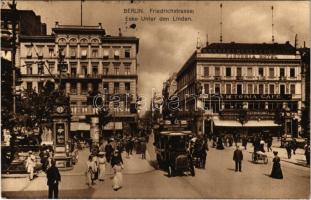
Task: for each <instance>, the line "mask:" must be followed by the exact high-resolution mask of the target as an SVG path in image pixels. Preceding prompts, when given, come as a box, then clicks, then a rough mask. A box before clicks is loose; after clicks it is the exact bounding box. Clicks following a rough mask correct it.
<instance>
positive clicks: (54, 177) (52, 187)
mask: <svg viewBox="0 0 311 200" xmlns="http://www.w3.org/2000/svg"><path fill="white" fill-rule="evenodd" d="M51 164H52V165H51V167H50V168H49V169H48V170H47V172H46V176H47V179H48V181H47V185H48V186H49V199H52V198H54V199H57V198H58V183H59V182H60V181H61V176H60V173H59V170H58V168H57V167H56V162H55V160H52V162H51Z"/></svg>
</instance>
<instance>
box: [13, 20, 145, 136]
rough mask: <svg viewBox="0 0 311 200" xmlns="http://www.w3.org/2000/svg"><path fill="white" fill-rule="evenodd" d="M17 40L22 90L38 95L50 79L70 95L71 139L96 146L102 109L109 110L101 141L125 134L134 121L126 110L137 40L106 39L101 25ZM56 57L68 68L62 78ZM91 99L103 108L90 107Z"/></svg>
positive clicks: (132, 93) (133, 93) (133, 84)
mask: <svg viewBox="0 0 311 200" xmlns="http://www.w3.org/2000/svg"><path fill="white" fill-rule="evenodd" d="M20 40H21V42H20V49H21V51H20V52H21V53H20V58H19V66H20V68H21V74H22V81H23V82H22V85H21V86H22V88H23V89H30V88H32V89H35V90H36V91H38V92H40V91H41V89H42V87H43V85H44V83H45V82H46V81H47V80H51V79H52V76H53V77H54V78H56V80H57V79H60V80H61V84H62V87H63V88H64V90H65V92H66V94H67V95H69V96H70V105H71V114H72V117H71V126H70V131H71V134H74V135H77V136H78V137H80V136H81V137H90V138H92V139H93V140H95V141H97V140H98V137H99V135H101V134H100V128H99V127H98V124H99V119H98V109H99V108H103V107H105V108H106V109H108V111H109V114H108V117H109V120H108V121H109V122H108V123H107V124H105V125H104V126H103V127H102V129H103V136H105V134H106V135H109V134H111V132H114V133H115V132H117V131H121V130H124V129H126V128H128V129H130V127H131V126H133V124H134V123H135V122H136V119H137V113H133V112H130V105H131V104H132V103H133V102H136V98H137V81H138V76H137V53H138V46H139V40H138V38H136V37H125V36H110V35H106V33H105V30H104V29H103V28H102V26H101V24H99V25H98V26H69V25H60V24H58V23H57V22H56V24H55V27H54V28H52V34H51V35H45V36H21V39H20ZM59 52H61V54H62V55H63V56H64V58H65V59H64V61H65V64H66V67H67V69H66V70H65V72H63V73H60V70H59V69H58V66H59V65H58V64H59V63H58V62H59V56H58V55H59ZM39 61H43V62H44V65H42V64H38V62H39ZM95 95H97V96H100V97H99V98H101V99H102V100H104V104H105V105H98V106H97V107H96V106H94V105H93V103H94V102H92V101H93V100H94V99H95V98H93V97H95ZM90 96H91V97H92V98H91V102H88V98H89V97H90Z"/></svg>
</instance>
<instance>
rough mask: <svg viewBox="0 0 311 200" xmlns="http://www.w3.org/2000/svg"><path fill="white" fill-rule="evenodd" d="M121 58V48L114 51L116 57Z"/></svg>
mask: <svg viewBox="0 0 311 200" xmlns="http://www.w3.org/2000/svg"><path fill="white" fill-rule="evenodd" d="M119 58H120V51H119V50H115V51H114V59H119Z"/></svg>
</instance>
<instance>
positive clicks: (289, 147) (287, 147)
mask: <svg viewBox="0 0 311 200" xmlns="http://www.w3.org/2000/svg"><path fill="white" fill-rule="evenodd" d="M285 149H286V151H287V157H288V159H291V157H292V148H291V145H290V143H289V142H287V143H286V144H285Z"/></svg>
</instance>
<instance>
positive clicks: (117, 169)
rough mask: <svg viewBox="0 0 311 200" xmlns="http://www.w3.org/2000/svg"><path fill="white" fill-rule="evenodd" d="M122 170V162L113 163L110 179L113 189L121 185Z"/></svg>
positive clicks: (117, 188)
mask: <svg viewBox="0 0 311 200" xmlns="http://www.w3.org/2000/svg"><path fill="white" fill-rule="evenodd" d="M122 170H123V164H122V163H121V162H119V161H118V162H117V163H115V165H114V166H113V172H114V176H113V179H112V188H113V189H114V190H115V191H117V190H119V189H120V188H121V187H122V185H123V174H122Z"/></svg>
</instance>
